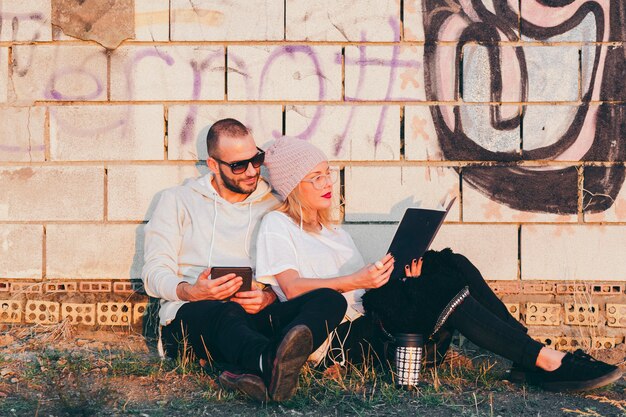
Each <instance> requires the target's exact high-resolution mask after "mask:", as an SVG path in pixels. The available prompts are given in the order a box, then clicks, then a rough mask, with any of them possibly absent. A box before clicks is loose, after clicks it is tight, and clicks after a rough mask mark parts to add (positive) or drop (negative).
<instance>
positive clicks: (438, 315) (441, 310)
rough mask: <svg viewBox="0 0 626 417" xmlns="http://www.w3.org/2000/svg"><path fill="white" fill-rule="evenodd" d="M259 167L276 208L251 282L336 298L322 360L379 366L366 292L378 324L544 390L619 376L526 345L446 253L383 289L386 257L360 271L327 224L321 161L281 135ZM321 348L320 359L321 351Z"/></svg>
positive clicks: (466, 265) (328, 192) (328, 189)
mask: <svg viewBox="0 0 626 417" xmlns="http://www.w3.org/2000/svg"><path fill="white" fill-rule="evenodd" d="M265 164H266V166H267V169H268V173H269V180H270V183H271V184H272V187H273V188H274V190H275V191H276V192H277V193H278V194H279V196H280V198H281V199H282V200H283V203H282V205H281V206H280V207H278V209H277V210H275V211H272V212H270V213H268V214H267V215H266V216H265V217H264V219H263V221H262V223H261V227H260V230H259V234H258V242H257V268H256V274H257V280H259V281H261V282H265V283H267V284H270V285H272V286H273V288H274V291H275V292H276V294H277V295H278V297H279V299H281V300H286V299H290V298H292V297H296V296H298V295H300V294H303V293H306V292H308V291H312V290H314V289H317V288H330V289H334V290H336V291H339V292H341V293H343V295H344V296H345V298H346V300H347V301H348V311H347V313H346V318H345V320H344V322H343V323H342V324H341V325H340V326H339V327H338V328H337V330H336V334H335V335H334V337H331V338H332V339H333V341H332V344H331V349H330V352H329V353H328V354H329V355H331V356H332V355H333V354H334V353H336V350H340V351H341V352H343V354H344V359H347V360H348V361H351V362H360V361H362V360H363V358H364V356H366V355H367V354H369V353H374V354H375V355H378V357H379V358H381V357H382V358H383V359H384V356H383V355H385V353H384V349H383V346H384V343H383V340H382V338H381V337H380V331H379V329H378V327H377V325H376V321H375V320H374V319H373V318H372V317H371V315H370V314H367V315H366V314H364V311H363V303H362V297H363V295H364V294H365V290H369V289H378V290H376V291H371V292H370V293H369V294H376V296H375V297H369V294H368V295H366V306H367V307H368V309H370V308H373V309H375V310H376V312H377V313H380V314H382V315H383V316H385V317H383V320H382V321H383V323H384V324H385V326H387V325H391V326H392V327H394V326H395V327H397V328H398V329H403V328H406V326H407V324H406V323H404V322H405V321H406V318H409V319H410V321H411V323H409V325H410V326H412V329H415V330H418V331H421V332H423V333H424V334H426V335H431V336H434V337H436V336H437V334H439V333H440V332H441V330H440V329H442V328H443V329H446V328H447V329H448V330H458V331H460V332H461V333H462V334H464V335H465V336H466V337H467V338H468V339H469V340H471V341H472V342H474V343H475V344H476V345H478V346H481V347H483V348H486V349H488V350H491V351H492V352H494V353H497V354H499V355H501V356H504V357H505V358H507V359H510V360H512V361H513V362H514V367H521V368H522V369H524V370H526V371H527V374H528V375H532V376H533V380H532V381H531V382H535V383H536V384H538V385H540V386H542V387H543V388H544V389H548V390H586V389H592V388H597V387H600V386H603V385H606V384H609V383H611V382H613V381H615V380H617V379H619V378H620V377H621V371H620V370H619V368H617V367H615V366H612V365H608V364H606V363H603V362H600V361H596V360H594V359H593V358H591V357H590V356H588V355H586V354H584V353H583V352H582V351H577V352H575V353H573V354H572V353H563V352H559V351H556V350H553V349H550V348H548V347H546V346H544V345H542V344H541V343H539V342H537V341H535V340H533V339H532V338H530V337H529V336H528V335H527V334H526V328H525V327H524V326H522V325H521V324H520V323H519V322H518V321H517V320H515V319H514V318H513V317H511V315H510V314H509V313H508V311H507V309H506V307H505V306H504V305H503V304H502V302H501V301H500V300H499V299H498V298H497V297H496V296H495V294H494V293H493V292H492V291H491V289H490V288H489V286H488V285H487V284H486V283H485V281H484V279H483V278H482V276H481V275H480V272H479V271H478V270H477V269H476V268H475V267H474V266H473V265H472V264H471V263H470V262H469V261H468V260H467V259H466V258H465V257H463V256H461V255H456V254H453V253H452V252H451V251H450V250H449V249H448V250H445V251H442V252H433V251H429V252H428V253H426V254H425V255H424V260H423V266H422V264H421V263H420V262H417V261H414V262H413V264H412V265H410V266H409V265H407V266H403V267H404V268H405V271H406V272H407V276H414V275H419V277H418V278H408V279H406V280H405V281H400V280H395V281H392V282H389V284H387V282H388V280H389V276H390V274H391V272H392V271H393V268H394V260H393V258H392V256H391V255H389V254H387V255H386V256H385V257H383V258H382V259H380V260H379V261H377V262H376V263H374V264H373V265H371V264H370V265H365V263H364V261H363V258H362V257H361V255H360V254H359V252H358V250H357V248H356V247H355V245H354V242H353V241H352V239H351V238H350V236H349V235H348V233H347V232H345V231H344V230H343V229H341V228H340V227H338V226H336V225H332V222H331V216H330V210H331V198H332V184H333V183H334V182H335V180H336V179H335V177H334V174H333V172H332V171H331V170H330V169H329V166H328V161H327V158H326V156H325V155H324V154H323V153H322V152H321V151H320V150H319V149H317V148H316V147H315V146H313V145H311V144H310V143H308V142H306V141H302V140H299V139H295V138H289V137H281V138H279V139H278V140H276V141H275V143H274V144H272V146H271V147H270V148H269V149H268V150H267V151H266V158H265ZM385 284H387V285H385ZM381 295H382V296H381ZM403 297H404V299H403ZM368 298H371V300H368ZM381 300H382V301H381ZM407 300H409V302H407ZM368 301H369V303H368ZM385 305H386V306H387V307H385ZM394 316H395V318H394ZM391 330H395V329H391ZM336 348H337V349H336ZM320 349H321V348H320ZM320 349H318V351H317V352H316V353H317V357H318V358H319V357H320V356H322V355H323V354H325V353H326V352H325V351H321V350H320ZM335 356H336V355H335Z"/></svg>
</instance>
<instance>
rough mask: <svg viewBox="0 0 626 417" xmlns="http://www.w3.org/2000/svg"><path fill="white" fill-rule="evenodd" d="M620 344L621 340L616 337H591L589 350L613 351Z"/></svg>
mask: <svg viewBox="0 0 626 417" xmlns="http://www.w3.org/2000/svg"><path fill="white" fill-rule="evenodd" d="M620 342H621V338H617V337H603V336H592V337H591V348H592V349H613V348H614V347H615V346H616V345H618V344H619V343H620Z"/></svg>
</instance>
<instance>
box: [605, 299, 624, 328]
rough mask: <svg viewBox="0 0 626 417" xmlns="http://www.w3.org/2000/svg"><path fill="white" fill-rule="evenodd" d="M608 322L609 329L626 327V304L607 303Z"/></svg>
mask: <svg viewBox="0 0 626 417" xmlns="http://www.w3.org/2000/svg"><path fill="white" fill-rule="evenodd" d="M606 322H607V325H608V326H609V327H626V304H613V303H606Z"/></svg>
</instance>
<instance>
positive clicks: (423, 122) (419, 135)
mask: <svg viewBox="0 0 626 417" xmlns="http://www.w3.org/2000/svg"><path fill="white" fill-rule="evenodd" d="M405 7H406V5H405ZM404 157H405V159H407V160H416V161H441V160H443V159H444V158H443V154H442V153H441V149H440V148H439V141H438V140H437V132H436V131H435V125H434V123H433V117H432V115H431V113H430V106H406V107H405V108H404Z"/></svg>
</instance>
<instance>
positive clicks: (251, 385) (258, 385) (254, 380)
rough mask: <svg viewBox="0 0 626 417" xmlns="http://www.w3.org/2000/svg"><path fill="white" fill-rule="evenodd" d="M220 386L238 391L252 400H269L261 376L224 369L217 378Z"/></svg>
mask: <svg viewBox="0 0 626 417" xmlns="http://www.w3.org/2000/svg"><path fill="white" fill-rule="evenodd" d="M218 380H219V382H220V385H221V386H222V388H224V389H227V390H230V391H238V392H240V393H242V394H244V395H246V396H247V397H250V398H252V399H253V400H256V401H259V402H263V403H266V402H267V401H268V400H269V397H268V395H267V389H265V384H264V383H263V380H262V379H261V377H258V376H256V375H241V376H240V375H234V374H231V373H230V372H228V371H224V372H222V373H221V374H220V376H219V378H218Z"/></svg>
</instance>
